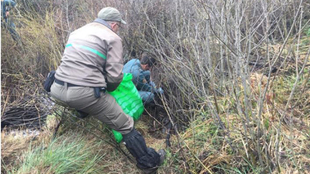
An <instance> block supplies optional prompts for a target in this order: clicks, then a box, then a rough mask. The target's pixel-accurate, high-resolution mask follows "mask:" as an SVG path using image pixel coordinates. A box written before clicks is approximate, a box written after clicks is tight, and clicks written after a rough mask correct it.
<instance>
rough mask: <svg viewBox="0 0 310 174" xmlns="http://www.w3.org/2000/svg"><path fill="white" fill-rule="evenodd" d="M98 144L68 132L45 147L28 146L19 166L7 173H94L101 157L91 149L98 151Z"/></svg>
mask: <svg viewBox="0 0 310 174" xmlns="http://www.w3.org/2000/svg"><path fill="white" fill-rule="evenodd" d="M99 144H100V142H99V143H98V142H97V143H94V142H90V141H89V140H86V139H85V137H84V138H83V136H81V135H78V134H76V133H73V132H68V133H67V134H65V135H63V136H60V137H58V138H57V139H55V140H53V141H52V142H51V143H49V144H48V145H47V146H45V145H44V143H42V144H41V145H40V146H37V147H35V149H32V147H31V146H30V147H29V149H28V153H26V154H25V155H23V157H22V159H23V163H22V164H21V166H20V167H18V168H16V169H13V170H11V171H9V172H8V173H54V174H61V173H81V174H82V173H83V174H84V173H95V172H96V171H95V170H96V167H94V166H95V165H96V161H97V160H99V159H100V158H101V157H100V156H99V155H98V154H96V153H97V152H94V151H93V149H98V145H99Z"/></svg>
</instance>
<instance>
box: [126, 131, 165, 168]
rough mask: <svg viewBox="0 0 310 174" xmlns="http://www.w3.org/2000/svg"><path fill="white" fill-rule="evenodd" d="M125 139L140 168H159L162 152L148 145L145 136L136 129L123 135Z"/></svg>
mask: <svg viewBox="0 0 310 174" xmlns="http://www.w3.org/2000/svg"><path fill="white" fill-rule="evenodd" d="M123 141H124V142H125V143H126V144H125V145H126V147H127V149H128V151H129V152H130V153H131V154H132V156H134V157H135V158H136V160H137V167H138V168H139V169H142V170H144V169H152V171H156V170H157V168H158V166H159V165H160V158H161V157H160V154H158V153H157V152H156V151H155V150H154V149H152V148H148V147H147V146H146V144H145V140H144V138H143V136H142V135H141V134H140V133H139V132H138V131H137V130H136V129H133V130H132V131H131V132H130V133H128V134H126V135H123Z"/></svg>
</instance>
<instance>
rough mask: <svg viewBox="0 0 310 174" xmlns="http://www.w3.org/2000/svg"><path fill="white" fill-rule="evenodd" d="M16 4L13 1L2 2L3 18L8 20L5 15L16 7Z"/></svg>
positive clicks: (5, 0)
mask: <svg viewBox="0 0 310 174" xmlns="http://www.w3.org/2000/svg"><path fill="white" fill-rule="evenodd" d="M15 5H16V3H15V2H14V1H13V0H3V1H1V10H2V16H1V17H3V18H6V16H5V13H6V12H7V11H9V10H11V8H12V7H15Z"/></svg>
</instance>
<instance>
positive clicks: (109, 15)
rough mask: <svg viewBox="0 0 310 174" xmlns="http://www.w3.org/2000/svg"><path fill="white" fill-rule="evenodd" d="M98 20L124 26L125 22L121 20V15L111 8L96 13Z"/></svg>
mask: <svg viewBox="0 0 310 174" xmlns="http://www.w3.org/2000/svg"><path fill="white" fill-rule="evenodd" d="M98 18H100V19H103V20H105V21H117V22H121V23H122V24H126V22H125V21H124V20H123V19H122V16H121V13H120V12H119V11H118V10H117V9H116V8H113V7H105V8H103V9H101V10H100V11H99V13H98Z"/></svg>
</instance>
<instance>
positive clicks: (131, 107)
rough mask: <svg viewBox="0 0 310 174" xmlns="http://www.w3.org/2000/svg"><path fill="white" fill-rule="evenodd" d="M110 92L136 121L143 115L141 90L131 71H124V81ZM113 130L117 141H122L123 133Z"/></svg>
mask: <svg viewBox="0 0 310 174" xmlns="http://www.w3.org/2000/svg"><path fill="white" fill-rule="evenodd" d="M109 93H110V94H111V95H112V96H113V97H114V98H115V100H116V102H117V103H118V104H119V105H120V106H121V108H122V109H123V111H124V112H125V113H126V114H127V115H129V116H131V117H133V119H134V121H136V120H138V119H139V118H140V117H141V114H142V113H143V110H144V107H143V103H142V99H141V97H140V95H139V92H138V90H137V88H136V87H135V85H134V84H133V82H132V75H131V74H130V73H124V77H123V81H122V82H121V83H120V84H119V86H118V87H117V88H116V89H115V90H114V91H113V92H109ZM112 132H113V134H114V138H115V140H116V142H117V143H120V142H121V141H122V139H123V136H122V134H121V133H119V132H117V131H115V130H112Z"/></svg>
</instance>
